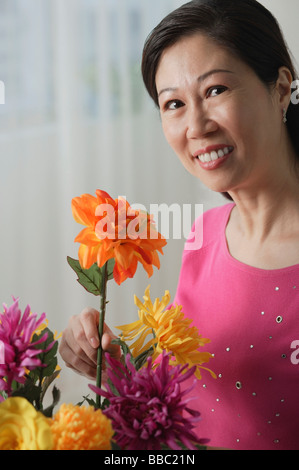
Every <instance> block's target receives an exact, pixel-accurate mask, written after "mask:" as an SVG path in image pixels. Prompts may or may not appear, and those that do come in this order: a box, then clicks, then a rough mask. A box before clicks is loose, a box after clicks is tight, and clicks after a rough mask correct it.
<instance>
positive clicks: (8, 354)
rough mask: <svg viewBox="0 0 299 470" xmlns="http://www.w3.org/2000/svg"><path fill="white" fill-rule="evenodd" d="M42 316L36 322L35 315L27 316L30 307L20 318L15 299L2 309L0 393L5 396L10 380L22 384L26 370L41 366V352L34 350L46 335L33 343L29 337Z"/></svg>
mask: <svg viewBox="0 0 299 470" xmlns="http://www.w3.org/2000/svg"><path fill="white" fill-rule="evenodd" d="M45 316H46V315H45V314H42V315H41V317H40V318H39V319H38V320H37V315H36V314H33V313H31V312H30V307H29V305H28V306H27V307H26V309H25V311H24V313H23V314H22V312H21V310H20V309H19V302H18V299H17V300H15V299H14V303H13V304H12V306H11V307H7V306H6V305H4V312H3V313H0V342H1V344H2V347H3V348H4V354H3V356H4V363H3V364H1V363H0V390H4V391H6V392H7V393H8V395H10V394H11V392H12V389H11V388H12V382H13V380H15V381H16V382H18V383H24V382H25V380H26V378H25V374H26V372H27V371H28V370H29V371H30V370H32V369H35V368H36V367H41V366H43V364H42V363H41V360H40V359H39V358H37V357H36V356H38V355H39V354H40V353H41V352H43V350H42V349H37V348H36V347H35V346H36V345H37V344H39V343H42V342H43V341H45V340H46V339H47V336H48V334H47V333H45V334H44V335H42V337H41V338H39V339H38V341H35V342H32V336H33V334H34V332H35V330H36V329H37V328H38V327H39V326H40V325H41V324H42V323H43V321H44V319H45ZM52 345H53V344H52ZM52 345H50V346H48V348H47V350H48V349H50V347H52ZM2 362H3V360H2ZM4 378H5V379H4Z"/></svg>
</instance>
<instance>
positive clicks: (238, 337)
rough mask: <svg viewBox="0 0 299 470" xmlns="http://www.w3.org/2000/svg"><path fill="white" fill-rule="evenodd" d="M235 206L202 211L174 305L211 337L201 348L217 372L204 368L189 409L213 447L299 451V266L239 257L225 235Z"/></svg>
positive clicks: (182, 270) (193, 324)
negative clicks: (267, 266) (198, 243)
mask: <svg viewBox="0 0 299 470" xmlns="http://www.w3.org/2000/svg"><path fill="white" fill-rule="evenodd" d="M233 207H234V204H228V205H225V206H222V207H219V208H215V209H212V210H209V211H207V212H206V213H204V215H203V220H202V221H199V220H198V221H197V223H196V224H195V227H197V226H199V227H200V226H201V224H202V222H203V244H202V247H201V248H198V247H195V248H197V249H190V246H192V245H190V243H187V244H186V249H185V250H184V253H183V260H182V268H181V273H180V278H179V283H178V289H177V293H176V297H175V300H174V303H177V304H179V305H182V306H183V311H184V313H185V315H186V316H187V317H188V318H192V319H193V323H192V326H196V327H197V328H198V330H199V333H200V334H201V335H202V336H203V337H204V338H209V339H210V340H211V343H209V344H208V345H207V347H206V348H205V349H204V348H202V350H208V351H209V352H211V353H212V354H214V357H213V359H211V361H210V362H209V364H208V365H207V367H210V368H211V369H212V370H213V371H214V372H215V373H216V374H217V379H214V378H212V377H211V376H210V374H209V373H208V372H206V371H203V374H202V375H203V378H202V380H201V381H198V384H197V386H196V389H195V390H194V391H193V392H192V395H194V396H196V399H195V400H194V401H192V402H191V403H190V407H191V408H192V407H193V408H195V409H198V410H199V411H200V413H201V421H200V422H199V424H198V428H197V432H198V435H199V436H200V437H202V438H207V439H210V442H209V444H208V445H209V446H213V447H223V448H227V449H239V450H255V449H256V450H274V449H277V450H287V449H292V450H294V449H297V450H298V449H299V364H298V362H299V265H295V266H291V267H287V268H284V269H276V270H263V269H259V268H254V267H251V266H248V265H245V264H243V263H241V262H239V261H237V260H236V259H234V258H233V257H232V256H231V255H230V253H229V251H228V248H227V243H226V238H225V228H226V225H227V222H228V219H229V215H230V212H231V210H232V208H233ZM199 222H200V223H199ZM195 230H196V228H195ZM187 248H188V249H187ZM296 342H297V344H296ZM296 350H297V353H296Z"/></svg>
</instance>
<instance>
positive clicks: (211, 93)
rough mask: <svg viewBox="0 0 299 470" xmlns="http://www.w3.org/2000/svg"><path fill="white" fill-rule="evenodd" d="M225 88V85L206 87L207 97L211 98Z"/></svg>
mask: <svg viewBox="0 0 299 470" xmlns="http://www.w3.org/2000/svg"><path fill="white" fill-rule="evenodd" d="M226 90H227V87H225V86H213V87H211V88H209V89H208V91H207V98H210V97H211V98H213V97H214V96H218V95H221V93H223V92H224V91H226Z"/></svg>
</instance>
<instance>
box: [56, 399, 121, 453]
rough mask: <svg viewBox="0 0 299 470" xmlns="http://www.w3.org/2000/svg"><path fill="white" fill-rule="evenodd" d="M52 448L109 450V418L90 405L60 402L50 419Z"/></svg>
mask: <svg viewBox="0 0 299 470" xmlns="http://www.w3.org/2000/svg"><path fill="white" fill-rule="evenodd" d="M50 424H51V430H52V434H53V440H54V446H53V450H110V449H111V439H112V436H113V434H114V431H113V429H112V425H111V422H110V420H109V419H108V418H107V417H106V416H105V415H104V414H103V413H102V411H101V410H100V409H99V410H95V409H94V408H93V407H92V406H88V407H87V406H78V405H73V404H68V405H66V404H62V405H61V406H60V408H59V410H58V412H57V413H56V414H55V415H54V417H53V419H51V420H50Z"/></svg>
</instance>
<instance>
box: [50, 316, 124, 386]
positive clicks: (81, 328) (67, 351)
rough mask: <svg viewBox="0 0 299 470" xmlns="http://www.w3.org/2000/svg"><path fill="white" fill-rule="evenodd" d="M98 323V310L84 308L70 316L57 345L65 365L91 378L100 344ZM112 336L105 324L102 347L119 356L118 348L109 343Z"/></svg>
mask: <svg viewBox="0 0 299 470" xmlns="http://www.w3.org/2000/svg"><path fill="white" fill-rule="evenodd" d="M98 324H99V312H98V311H97V310H95V309H93V308H86V309H84V310H83V311H82V312H81V313H80V315H75V316H72V317H71V318H70V320H69V322H68V326H67V328H66V329H65V330H64V332H63V334H62V339H61V341H60V346H59V353H60V355H61V357H62V359H63V360H64V362H65V364H66V366H67V367H70V368H71V369H73V370H74V371H76V372H77V373H79V374H81V375H84V376H85V377H87V378H89V379H92V380H94V379H95V378H96V366H97V348H98V347H99V344H100V343H99V333H98ZM114 338H116V336H115V335H113V333H112V331H111V330H110V329H109V328H108V326H107V325H105V326H104V334H103V337H102V348H103V350H104V351H105V352H109V354H111V356H113V357H115V358H120V348H119V347H118V346H117V345H114V344H111V340H112V339H114ZM103 369H105V365H104V364H103Z"/></svg>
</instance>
